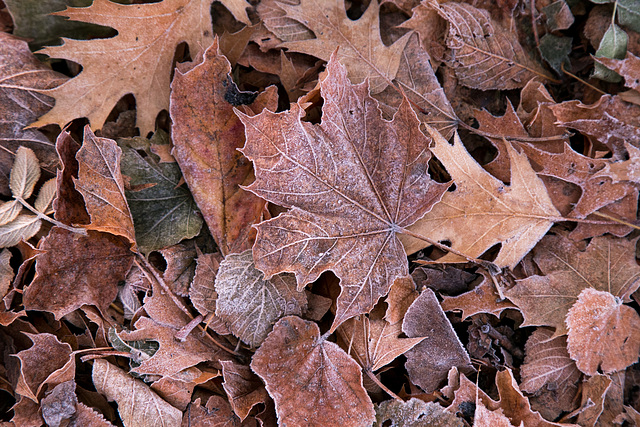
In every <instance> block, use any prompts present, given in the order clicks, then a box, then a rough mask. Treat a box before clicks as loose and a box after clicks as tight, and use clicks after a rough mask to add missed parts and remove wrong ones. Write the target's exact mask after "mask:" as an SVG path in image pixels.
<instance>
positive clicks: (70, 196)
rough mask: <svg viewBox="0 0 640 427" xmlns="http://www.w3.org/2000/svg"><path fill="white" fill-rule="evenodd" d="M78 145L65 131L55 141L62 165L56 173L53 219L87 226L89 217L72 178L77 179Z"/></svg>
mask: <svg viewBox="0 0 640 427" xmlns="http://www.w3.org/2000/svg"><path fill="white" fill-rule="evenodd" d="M79 149H80V144H78V143H77V142H76V140H75V139H73V137H72V136H71V134H70V133H69V132H67V131H62V132H60V135H58V138H57V139H56V151H57V152H58V156H59V157H60V162H61V163H62V170H59V171H58V176H57V177H56V180H57V189H56V193H57V196H58V197H56V199H55V200H54V201H53V209H54V210H55V218H56V219H57V220H58V221H62V222H63V223H65V224H89V222H90V217H89V214H88V213H87V209H86V207H85V204H84V198H83V197H82V194H81V193H80V192H79V191H78V190H76V187H75V185H74V181H73V180H74V178H76V179H77V178H78V168H79V166H78V160H77V159H76V153H77V152H78V150H79Z"/></svg>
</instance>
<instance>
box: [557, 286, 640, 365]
mask: <svg viewBox="0 0 640 427" xmlns="http://www.w3.org/2000/svg"><path fill="white" fill-rule="evenodd" d="M566 323H567V328H568V329H569V332H568V338H567V349H568V350H569V354H570V355H571V358H572V359H573V360H575V361H576V366H577V367H578V369H580V370H581V371H582V372H584V373H585V374H587V375H595V374H596V373H597V372H598V368H602V370H603V371H604V372H605V373H607V374H609V373H612V372H615V371H619V370H622V369H625V368H626V367H627V366H630V365H632V364H634V363H635V362H636V361H637V360H638V354H639V352H640V317H639V316H638V313H637V312H636V311H635V310H634V309H633V308H631V307H628V306H626V305H624V304H622V300H621V299H620V298H616V297H614V296H613V295H611V294H610V293H609V292H603V291H598V290H595V289H592V288H586V289H584V290H582V292H580V295H578V300H577V301H576V302H575V304H573V306H572V307H571V308H570V309H569V313H567V320H566Z"/></svg>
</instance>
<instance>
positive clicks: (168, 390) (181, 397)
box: [151, 368, 220, 411]
mask: <svg viewBox="0 0 640 427" xmlns="http://www.w3.org/2000/svg"><path fill="white" fill-rule="evenodd" d="M219 376H220V373H219V372H217V371H216V372H215V373H214V372H202V371H201V370H200V369H198V368H187V369H185V370H183V371H180V372H178V373H177V374H174V375H172V376H170V377H162V378H161V379H159V380H158V381H156V382H154V383H153V384H151V390H153V391H155V392H156V393H158V395H159V396H160V397H162V398H163V399H164V400H166V401H167V402H168V403H169V404H171V405H172V406H175V407H176V408H178V409H180V410H181V411H184V410H185V409H187V406H188V405H189V403H190V402H191V397H192V396H193V391H194V389H195V387H196V386H197V385H199V384H202V383H205V382H207V381H208V380H210V379H213V378H216V377H219Z"/></svg>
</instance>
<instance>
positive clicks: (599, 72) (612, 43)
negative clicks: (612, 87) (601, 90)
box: [593, 24, 629, 83]
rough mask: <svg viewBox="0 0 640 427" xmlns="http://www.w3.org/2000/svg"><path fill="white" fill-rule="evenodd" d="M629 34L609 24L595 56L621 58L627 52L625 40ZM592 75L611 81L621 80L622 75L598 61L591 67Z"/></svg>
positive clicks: (626, 40)
mask: <svg viewBox="0 0 640 427" xmlns="http://www.w3.org/2000/svg"><path fill="white" fill-rule="evenodd" d="M628 40H629V36H627V33H625V32H624V30H623V29H622V28H620V27H618V26H617V25H616V24H611V25H610V26H609V28H608V29H607V32H606V33H604V36H603V37H602V41H600V47H598V50H597V51H596V57H598V58H601V57H605V58H612V59H622V58H624V56H625V54H626V53H627V42H628ZM593 77H595V78H597V79H600V80H604V81H607V82H611V83H617V82H619V81H622V77H620V75H619V74H618V73H616V72H615V71H612V70H610V69H608V68H607V67H605V66H604V65H602V64H600V63H597V62H596V63H595V65H594V69H593Z"/></svg>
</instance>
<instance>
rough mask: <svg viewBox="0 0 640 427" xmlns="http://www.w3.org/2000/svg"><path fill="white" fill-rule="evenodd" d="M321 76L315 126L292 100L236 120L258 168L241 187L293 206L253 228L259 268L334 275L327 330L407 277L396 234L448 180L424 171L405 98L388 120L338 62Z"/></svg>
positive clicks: (421, 139)
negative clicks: (336, 288)
mask: <svg viewBox="0 0 640 427" xmlns="http://www.w3.org/2000/svg"><path fill="white" fill-rule="evenodd" d="M327 70H328V75H327V77H326V78H325V79H324V80H323V81H322V83H321V93H322V96H323V98H324V106H323V115H322V122H321V123H320V124H319V125H314V124H311V123H308V122H303V121H301V118H302V116H303V115H304V111H303V110H302V108H301V106H300V105H298V104H294V105H292V108H291V110H290V111H287V112H283V113H278V114H275V113H271V112H269V111H263V112H262V113H261V114H259V115H257V116H254V117H249V116H245V115H243V114H241V115H240V117H241V120H242V121H243V123H244V124H245V129H246V133H247V143H246V145H245V147H244V148H243V150H242V152H243V153H244V154H245V155H246V156H247V157H248V158H249V159H251V160H252V161H253V162H254V167H255V169H256V181H255V182H254V183H253V184H251V186H249V187H248V189H249V190H251V191H253V192H254V193H255V194H257V195H259V196H261V197H263V198H265V199H267V200H269V201H271V202H273V203H276V204H278V205H280V206H284V207H287V208H291V209H290V211H288V212H287V213H283V214H280V215H279V216H278V217H277V218H275V219H272V220H270V221H266V222H263V223H261V224H260V225H258V226H257V228H258V237H257V241H256V244H255V245H254V247H253V255H254V259H255V262H256V267H257V268H258V269H260V270H262V271H263V272H264V273H265V277H267V278H269V277H271V276H273V275H274V274H278V273H280V272H283V271H290V272H294V273H295V275H296V279H297V282H298V289H299V290H301V289H302V288H303V287H304V286H305V285H306V284H307V283H310V282H313V281H315V280H316V279H317V278H318V277H319V276H320V274H321V273H322V272H324V271H327V270H332V271H333V272H334V273H336V275H337V276H338V277H339V278H340V279H341V283H340V286H341V288H342V293H341V294H340V296H339V298H338V301H337V313H336V318H335V320H334V323H333V326H332V331H333V330H335V328H336V327H337V326H338V325H339V324H340V323H342V322H343V321H345V320H346V319H348V318H350V317H353V316H355V315H357V314H360V313H366V312H368V311H369V310H371V309H372V308H373V306H374V305H375V303H376V301H377V300H378V299H379V298H380V297H381V296H383V295H386V293H387V292H388V291H389V288H390V287H391V284H392V283H393V281H394V280H395V279H396V278H398V277H402V276H406V275H407V274H408V266H407V259H406V254H405V252H404V250H403V248H402V246H401V244H400V242H399V240H398V239H397V238H396V233H397V232H399V231H402V229H403V228H404V227H408V226H409V225H411V224H412V223H414V222H415V221H416V220H417V219H418V218H420V217H421V216H422V215H424V213H425V212H427V211H428V210H429V209H430V208H431V207H432V206H433V204H434V203H436V202H437V201H438V200H439V199H440V198H441V197H442V194H443V193H444V192H445V190H446V188H447V184H438V183H436V182H434V181H432V180H431V179H430V177H429V175H428V173H427V167H428V162H429V159H430V157H431V155H430V153H429V151H428V149H427V145H428V141H429V140H428V139H427V138H426V137H425V136H424V135H423V134H422V132H420V130H419V121H418V119H417V117H416V115H415V113H414V112H413V111H412V110H411V107H410V106H409V104H408V102H407V101H406V100H405V101H403V103H402V104H401V105H400V108H399V109H398V112H397V113H396V114H395V116H394V119H393V120H392V121H390V122H389V121H385V120H383V119H382V118H381V117H380V111H379V110H378V108H377V102H376V101H375V100H374V99H372V98H371V97H370V96H369V95H368V88H367V85H366V83H363V84H360V85H352V84H351V83H350V82H349V80H348V79H347V76H346V71H345V69H344V68H343V67H342V66H341V65H340V64H339V63H338V62H337V60H336V58H335V57H333V58H332V60H331V61H330V62H329V65H328V66H327ZM545 231H546V230H545Z"/></svg>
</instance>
